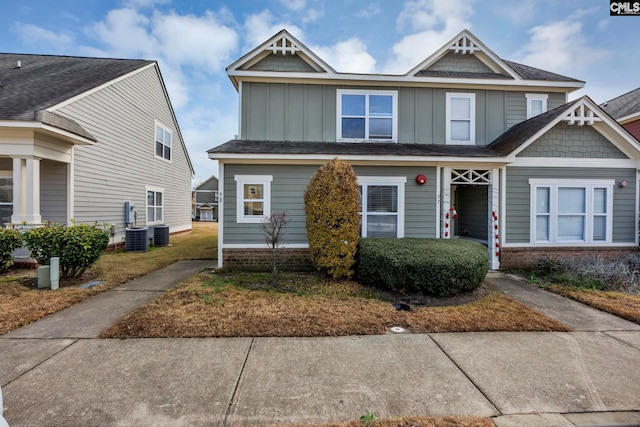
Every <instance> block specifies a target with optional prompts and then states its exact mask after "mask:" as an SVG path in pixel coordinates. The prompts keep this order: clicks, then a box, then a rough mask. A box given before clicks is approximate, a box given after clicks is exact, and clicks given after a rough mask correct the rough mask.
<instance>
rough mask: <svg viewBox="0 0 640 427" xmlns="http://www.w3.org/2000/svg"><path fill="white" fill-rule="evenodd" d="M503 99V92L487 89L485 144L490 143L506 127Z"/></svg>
mask: <svg viewBox="0 0 640 427" xmlns="http://www.w3.org/2000/svg"><path fill="white" fill-rule="evenodd" d="M504 99H505V96H504V92H501V91H495V90H491V91H487V112H486V123H487V125H486V139H485V141H486V144H489V143H491V142H492V141H493V140H494V139H496V138H497V137H498V136H500V135H501V134H502V133H503V132H504V131H505V129H506V121H505V109H504Z"/></svg>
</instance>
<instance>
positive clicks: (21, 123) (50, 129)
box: [0, 120, 96, 145]
mask: <svg viewBox="0 0 640 427" xmlns="http://www.w3.org/2000/svg"><path fill="white" fill-rule="evenodd" d="M7 128H9V129H11V128H13V129H29V130H33V131H38V130H42V131H45V132H47V133H51V134H55V135H57V136H59V137H62V138H64V139H66V140H69V141H75V142H74V143H75V144H81V145H94V144H95V143H96V141H95V140H93V139H90V138H88V137H85V136H82V135H78V134H77V133H75V132H71V131H68V130H66V129H61V128H59V127H56V126H52V125H49V124H47V123H43V122H40V121H36V120H33V121H31V120H0V129H7Z"/></svg>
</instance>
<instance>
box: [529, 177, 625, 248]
mask: <svg viewBox="0 0 640 427" xmlns="http://www.w3.org/2000/svg"><path fill="white" fill-rule="evenodd" d="M538 187H545V188H549V189H550V192H549V193H550V194H549V212H550V214H549V236H550V239H549V241H538V240H536V193H537V191H536V190H537V188H538ZM559 187H562V188H566V187H573V188H584V189H585V190H586V195H585V204H586V209H585V211H586V212H585V230H584V236H585V238H584V240H560V241H559V240H558V239H557V227H558V212H557V203H558V188H559ZM614 187H615V180H614V179H594V180H590V179H552V178H530V179H529V188H530V190H529V196H530V205H529V206H530V208H529V220H530V225H529V227H530V228H529V230H530V237H529V239H530V240H529V242H530V243H531V244H533V245H534V246H567V245H571V246H576V245H590V246H592V245H611V243H612V239H613V191H614ZM596 188H605V189H606V190H607V201H606V203H607V215H606V218H607V219H606V221H607V222H606V233H607V238H606V239H605V240H596V241H594V240H593V217H594V213H593V190H594V189H596Z"/></svg>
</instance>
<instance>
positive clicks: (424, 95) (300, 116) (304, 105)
mask: <svg viewBox="0 0 640 427" xmlns="http://www.w3.org/2000/svg"><path fill="white" fill-rule="evenodd" d="M341 88H346V87H344V86H332V85H301V84H293V83H292V84H284V83H247V82H245V83H243V84H242V123H241V133H242V135H241V137H242V138H243V139H250V140H258V141H260V140H271V141H314V142H315V141H318V142H320V141H322V142H335V141H336V114H337V112H336V91H337V90H338V89H341ZM362 88H363V87H360V86H354V87H349V89H362ZM369 89H371V90H375V89H376V88H369ZM380 89H385V90H397V91H398V142H401V143H405V144H414V143H417V144H444V143H445V130H446V111H445V109H446V93H447V92H456V91H457V92H460V91H459V90H453V89H446V88H388V87H385V88H380ZM463 92H471V93H475V94H476V129H475V131H476V144H477V145H486V144H489V143H490V142H491V141H493V140H494V139H495V138H496V137H498V136H499V135H500V134H501V133H503V132H504V131H505V130H507V129H508V128H509V127H511V126H513V125H514V124H516V123H519V122H521V121H523V120H525V117H526V98H525V92H505V91H498V90H479V89H478V90H470V91H463ZM564 99H565V95H564V94H558V93H550V94H549V99H548V101H547V103H548V106H549V109H551V108H554V107H555V106H558V105H560V104H562V103H564Z"/></svg>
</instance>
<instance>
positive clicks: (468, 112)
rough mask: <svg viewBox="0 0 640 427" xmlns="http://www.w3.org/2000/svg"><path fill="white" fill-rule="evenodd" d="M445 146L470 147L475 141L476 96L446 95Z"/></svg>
mask: <svg viewBox="0 0 640 427" xmlns="http://www.w3.org/2000/svg"><path fill="white" fill-rule="evenodd" d="M446 100H447V105H446V109H447V114H446V116H447V117H446V120H447V123H446V141H447V144H460V145H465V144H466V145H472V144H475V141H476V94H475V93H457V92H455V93H447V96H446Z"/></svg>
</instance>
